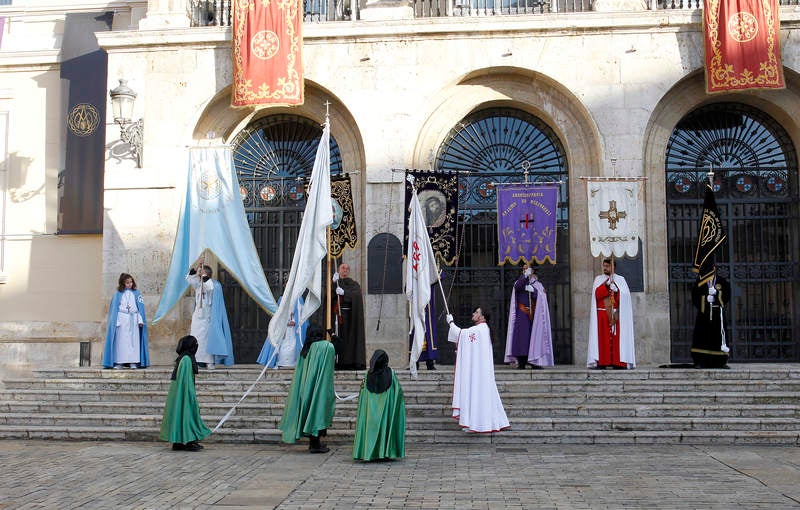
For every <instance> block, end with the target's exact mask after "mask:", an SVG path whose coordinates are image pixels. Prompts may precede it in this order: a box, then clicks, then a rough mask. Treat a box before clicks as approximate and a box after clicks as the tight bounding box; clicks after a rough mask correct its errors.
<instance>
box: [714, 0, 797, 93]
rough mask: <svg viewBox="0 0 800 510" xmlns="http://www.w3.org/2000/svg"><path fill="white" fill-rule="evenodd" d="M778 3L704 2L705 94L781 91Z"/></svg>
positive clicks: (774, 0) (754, 0) (764, 0)
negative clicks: (733, 91)
mask: <svg viewBox="0 0 800 510" xmlns="http://www.w3.org/2000/svg"><path fill="white" fill-rule="evenodd" d="M778 9H779V7H778V0H706V3H705V11H704V14H703V20H704V25H705V50H706V91H707V92H708V93H714V92H725V91H729V90H747V89H782V88H785V86H786V85H785V84H784V81H783V67H782V66H781V42H780V26H781V23H780V19H779V11H778Z"/></svg>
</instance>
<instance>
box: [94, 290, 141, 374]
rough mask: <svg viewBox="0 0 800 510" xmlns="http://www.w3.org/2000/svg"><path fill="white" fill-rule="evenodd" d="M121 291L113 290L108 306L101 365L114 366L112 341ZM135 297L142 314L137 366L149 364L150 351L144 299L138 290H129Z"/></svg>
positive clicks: (115, 335) (115, 334)
mask: <svg viewBox="0 0 800 510" xmlns="http://www.w3.org/2000/svg"><path fill="white" fill-rule="evenodd" d="M124 292H125V291H122V292H119V291H117V292H115V293H114V297H112V298H111V305H110V306H109V308H108V325H107V326H106V343H105V346H104V347H103V366H104V367H106V368H112V367H113V366H114V362H115V360H114V352H115V349H114V347H115V346H114V342H115V341H116V337H117V315H118V314H119V300H120V299H122V294H124ZM131 292H133V296H134V297H135V298H136V308H137V309H138V310H139V315H141V316H142V322H143V324H142V328H141V330H140V331H139V366H140V367H149V366H150V351H149V349H148V348H147V316H146V315H145V313H144V299H143V298H142V294H141V293H140V292H139V291H138V290H131Z"/></svg>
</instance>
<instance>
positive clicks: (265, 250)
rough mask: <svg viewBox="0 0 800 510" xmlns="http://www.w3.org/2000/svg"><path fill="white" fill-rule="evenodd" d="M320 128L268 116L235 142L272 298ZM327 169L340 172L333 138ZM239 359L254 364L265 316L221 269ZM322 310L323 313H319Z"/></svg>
mask: <svg viewBox="0 0 800 510" xmlns="http://www.w3.org/2000/svg"><path fill="white" fill-rule="evenodd" d="M321 135H322V128H321V127H320V126H319V125H318V124H317V123H316V122H314V121H312V120H309V119H306V118H304V117H299V116H296V115H285V114H281V115H272V116H269V117H263V118H261V119H258V120H256V121H254V122H253V123H251V124H250V125H249V126H247V127H246V128H245V129H244V130H242V132H241V133H239V134H238V135H237V136H236V138H235V139H234V140H233V142H232V145H233V147H234V150H233V162H234V165H235V167H236V174H237V177H238V179H239V186H240V192H241V195H242V201H243V202H244V207H245V213H246V214H247V221H248V223H249V224H250V230H251V232H252V234H253V241H254V243H255V245H256V250H257V251H258V253H259V256H260V258H261V264H262V266H263V267H264V273H265V274H266V277H267V283H269V286H270V289H272V292H273V293H274V294H275V297H276V299H277V298H278V297H279V296H280V295H281V293H282V292H283V288H284V286H285V285H286V280H287V278H288V276H289V270H290V269H291V265H292V256H293V255H294V249H295V246H296V244H297V235H298V233H299V230H300V222H301V221H302V218H303V211H304V209H305V206H306V184H307V178H308V177H309V176H310V175H311V170H312V169H313V168H314V158H315V156H316V152H317V147H318V146H319V139H320V136H321ZM331 173H332V174H341V173H342V157H341V153H340V151H339V145H338V144H337V143H336V140H334V138H333V137H331ZM219 272H220V275H219V276H220V278H219V280H220V283H221V284H222V288H223V292H224V295H225V304H226V306H227V308H228V317H229V319H230V323H231V335H232V336H233V344H234V353H235V355H236V361H237V363H255V361H256V358H257V357H258V354H259V352H260V351H261V347H262V345H263V343H264V339H265V338H266V336H267V326H268V324H269V316H268V315H267V314H266V313H265V312H264V311H263V310H261V308H259V307H258V305H256V303H255V302H254V301H253V300H252V299H250V297H249V296H248V295H247V294H246V293H245V292H244V290H243V289H242V288H241V286H240V285H239V283H238V282H237V281H236V280H235V279H234V278H233V277H231V276H230V274H228V273H227V271H225V269H224V268H220V271H219ZM318 313H322V312H318Z"/></svg>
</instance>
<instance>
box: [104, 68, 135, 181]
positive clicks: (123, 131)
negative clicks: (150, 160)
mask: <svg viewBox="0 0 800 510" xmlns="http://www.w3.org/2000/svg"><path fill="white" fill-rule="evenodd" d="M108 95H109V96H111V109H112V111H113V112H114V122H115V123H117V124H119V134H120V138H121V139H122V141H123V142H125V143H127V144H128V145H130V147H131V154H133V156H134V157H135V158H136V167H137V168H142V130H143V129H144V119H139V120H137V121H134V120H133V103H134V101H136V92H134V91H133V89H132V88H130V87H128V80H125V79H122V78H120V79H119V86H118V87H116V88H113V89H111V90H110V91H109V92H108Z"/></svg>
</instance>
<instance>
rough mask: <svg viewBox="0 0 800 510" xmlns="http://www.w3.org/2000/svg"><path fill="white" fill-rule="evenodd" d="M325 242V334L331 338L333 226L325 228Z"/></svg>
mask: <svg viewBox="0 0 800 510" xmlns="http://www.w3.org/2000/svg"><path fill="white" fill-rule="evenodd" d="M325 238H326V239H325V243H326V248H327V252H326V254H325V260H326V262H327V264H326V269H325V278H326V282H327V283H326V284H325V288H326V289H327V292H326V293H325V336H326V338H328V339H329V340H330V333H329V331H330V330H331V290H332V289H333V285H332V284H331V227H330V225H328V227H326V228H325Z"/></svg>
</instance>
